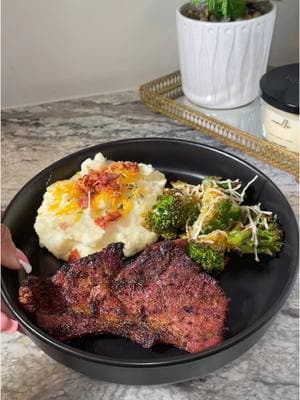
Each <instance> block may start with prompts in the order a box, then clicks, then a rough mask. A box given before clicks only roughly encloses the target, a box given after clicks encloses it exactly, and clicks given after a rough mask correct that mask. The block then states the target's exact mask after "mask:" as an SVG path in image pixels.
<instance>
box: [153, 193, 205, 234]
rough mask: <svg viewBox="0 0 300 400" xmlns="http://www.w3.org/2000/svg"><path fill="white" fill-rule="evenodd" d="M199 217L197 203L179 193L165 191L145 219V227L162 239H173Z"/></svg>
mask: <svg viewBox="0 0 300 400" xmlns="http://www.w3.org/2000/svg"><path fill="white" fill-rule="evenodd" d="M198 215H199V209H198V206H197V203H196V202H195V201H193V200H192V199H190V198H187V197H186V196H184V195H183V194H182V193H181V192H180V191H178V190H174V189H167V190H165V193H164V194H163V195H162V196H160V197H159V198H158V200H157V202H156V204H155V205H154V206H153V208H152V209H151V210H150V212H149V214H148V216H147V218H146V226H147V227H148V228H149V229H150V230H151V231H153V232H156V233H157V234H159V235H160V236H162V237H163V238H164V239H175V238H176V237H177V236H178V234H179V233H180V232H182V231H184V230H185V226H186V223H193V222H194V221H195V219H196V218H197V216H198Z"/></svg>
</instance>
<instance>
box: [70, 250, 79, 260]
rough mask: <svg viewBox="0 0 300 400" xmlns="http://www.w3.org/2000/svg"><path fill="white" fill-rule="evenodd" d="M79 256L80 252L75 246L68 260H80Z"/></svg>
mask: <svg viewBox="0 0 300 400" xmlns="http://www.w3.org/2000/svg"><path fill="white" fill-rule="evenodd" d="M79 258H80V253H79V251H78V250H77V249H76V248H74V249H73V250H71V252H70V254H69V257H68V261H69V262H74V261H76V260H79Z"/></svg>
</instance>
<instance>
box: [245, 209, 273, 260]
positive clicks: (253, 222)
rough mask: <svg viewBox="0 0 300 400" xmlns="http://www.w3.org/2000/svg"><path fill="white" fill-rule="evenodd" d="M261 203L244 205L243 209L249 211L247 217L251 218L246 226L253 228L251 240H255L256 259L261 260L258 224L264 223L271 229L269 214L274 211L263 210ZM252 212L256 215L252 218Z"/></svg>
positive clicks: (246, 227) (266, 227)
mask: <svg viewBox="0 0 300 400" xmlns="http://www.w3.org/2000/svg"><path fill="white" fill-rule="evenodd" d="M260 206H261V203H258V204H256V205H254V206H242V207H243V209H244V210H245V211H246V212H247V217H248V220H249V223H248V225H246V226H245V229H249V228H250V229H251V231H252V236H251V240H252V242H254V255H255V261H259V257H258V252H257V249H258V244H259V242H258V237H257V226H258V225H261V224H262V225H264V227H265V229H269V225H268V221H267V216H271V215H272V212H271V211H263V210H262V209H261V208H260ZM251 213H252V214H254V217H253V218H252V215H251Z"/></svg>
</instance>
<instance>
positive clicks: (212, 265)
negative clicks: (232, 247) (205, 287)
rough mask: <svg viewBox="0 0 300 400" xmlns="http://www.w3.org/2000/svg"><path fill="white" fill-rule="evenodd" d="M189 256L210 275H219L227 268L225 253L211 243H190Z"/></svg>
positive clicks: (188, 247)
mask: <svg viewBox="0 0 300 400" xmlns="http://www.w3.org/2000/svg"><path fill="white" fill-rule="evenodd" d="M187 255H188V256H189V257H190V258H191V259H192V260H194V261H195V262H196V263H197V264H199V265H200V266H201V267H202V268H203V270H204V271H206V272H208V273H209V274H219V273H220V272H222V271H223V269H224V267H225V256H224V251H222V250H220V249H217V248H216V247H214V246H213V245H212V244H209V243H205V242H203V243H198V242H189V243H188V245H187Z"/></svg>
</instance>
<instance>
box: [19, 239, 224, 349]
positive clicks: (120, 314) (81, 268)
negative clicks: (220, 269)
mask: <svg viewBox="0 0 300 400" xmlns="http://www.w3.org/2000/svg"><path fill="white" fill-rule="evenodd" d="M122 249H123V245H122V244H120V243H115V244H112V245H109V246H108V247H107V248H106V249H104V250H102V251H101V252H98V253H95V254H93V255H91V256H88V257H84V258H82V259H80V260H78V261H76V262H73V263H70V264H65V265H64V266H62V267H61V269H60V270H59V271H57V272H56V273H55V275H54V276H53V277H52V278H51V279H47V280H42V279H40V278H38V277H34V276H30V277H28V278H27V279H25V280H24V281H23V283H22V285H21V287H20V291H19V300H20V303H21V304H22V306H23V307H24V308H25V310H27V311H28V312H30V313H33V314H34V315H35V317H36V321H37V324H38V326H40V327H41V328H42V329H44V330H45V331H46V332H47V333H49V334H51V335H52V336H54V337H55V338H57V339H59V340H63V341H66V340H70V339H72V338H76V337H80V336H84V335H88V334H94V335H95V334H100V333H112V334H114V335H120V336H124V337H127V338H129V339H131V340H133V341H135V342H137V343H139V344H141V345H142V346H143V347H146V348H149V347H151V346H153V345H154V344H155V343H168V344H172V345H174V346H176V347H178V348H181V349H184V350H186V351H188V352H192V353H193V352H198V351H201V350H204V349H206V348H209V347H212V346H215V345H217V344H219V343H221V342H222V341H223V337H224V331H225V324H226V318H227V311H228V303H229V299H228V298H227V297H226V296H225V294H224V292H223V290H222V289H221V288H220V286H219V284H218V282H217V281H216V280H215V279H213V278H212V277H210V276H209V275H207V274H206V273H204V272H200V271H199V267H198V266H197V265H196V264H195V263H194V262H193V261H191V260H190V259H189V258H188V257H187V256H186V254H185V242H184V241H181V240H176V241H163V242H160V243H156V244H154V245H152V246H149V247H148V248H146V249H145V250H144V251H143V252H142V253H141V254H140V255H139V256H138V257H137V258H136V259H135V260H134V261H132V262H131V263H130V264H128V265H124V264H123V262H122V257H123V251H122Z"/></svg>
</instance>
